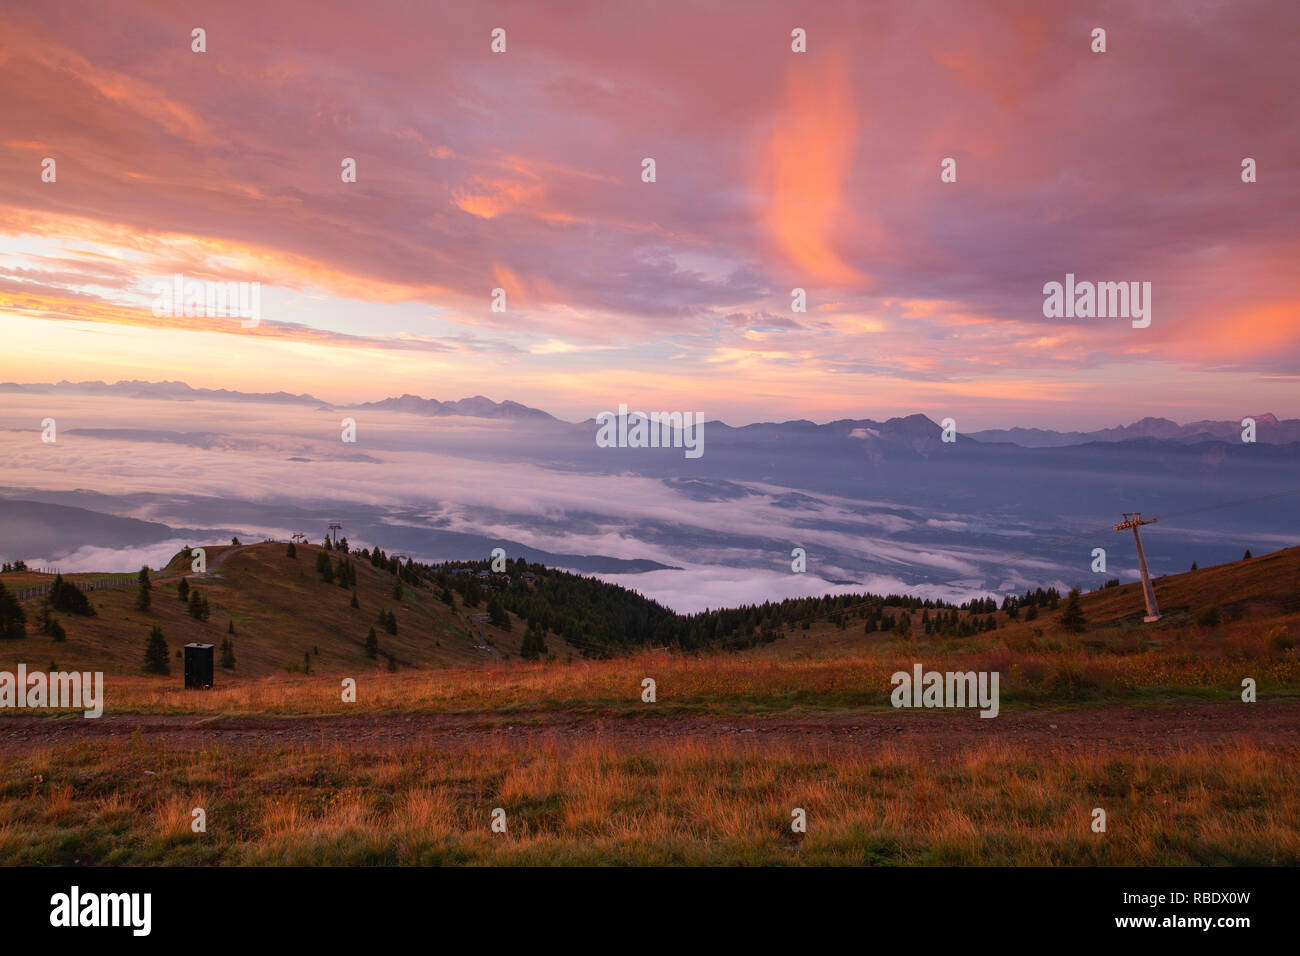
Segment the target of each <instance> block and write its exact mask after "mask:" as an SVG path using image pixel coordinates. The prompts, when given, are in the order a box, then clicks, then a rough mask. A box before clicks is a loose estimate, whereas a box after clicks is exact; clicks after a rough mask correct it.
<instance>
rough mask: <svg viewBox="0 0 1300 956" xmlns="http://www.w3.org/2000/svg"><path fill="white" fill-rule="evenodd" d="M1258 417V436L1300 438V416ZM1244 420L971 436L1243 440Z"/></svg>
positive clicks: (1052, 442) (1071, 441)
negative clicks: (1086, 430) (1283, 417)
mask: <svg viewBox="0 0 1300 956" xmlns="http://www.w3.org/2000/svg"><path fill="white" fill-rule="evenodd" d="M1251 417H1252V418H1254V419H1255V440H1256V441H1259V442H1265V443H1267V444H1275V445H1284V444H1287V443H1289V442H1294V441H1300V419H1296V418H1288V419H1285V420H1282V421H1279V420H1278V417H1277V416H1276V415H1273V414H1268V413H1266V414H1263V415H1252V416H1251ZM1241 433H1242V425H1241V420H1240V419H1239V420H1237V421H1224V422H1211V421H1203V422H1191V423H1190V424H1187V425H1179V424H1178V423H1177V422H1174V421H1170V420H1169V419H1168V418H1144V419H1142V420H1141V421H1137V422H1134V423H1133V424H1132V425H1119V426H1117V427H1115V428H1102V429H1099V430H1097V431H1093V432H1057V431H1049V430H1047V429H1043V428H1001V429H988V430H986V431H979V432H972V433H971V436H970V437H971V438H974V439H975V440H976V441H982V442H1012V443H1013V444H1016V445H1021V446H1023V447H1025V448H1053V447H1061V446H1065V445H1083V444H1087V443H1088V442H1094V441H1107V442H1110V441H1132V440H1134V439H1139V438H1155V439H1159V440H1160V441H1176V442H1182V443H1184V444H1195V443H1198V442H1205V441H1231V442H1240V441H1241Z"/></svg>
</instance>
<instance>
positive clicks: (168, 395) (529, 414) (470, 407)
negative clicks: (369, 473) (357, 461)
mask: <svg viewBox="0 0 1300 956" xmlns="http://www.w3.org/2000/svg"><path fill="white" fill-rule="evenodd" d="M3 392H20V393H23V394H28V395H43V394H51V393H64V392H66V393H70V394H82V395H121V396H123V397H125V398H151V399H164V400H171V401H182V402H184V401H210V402H257V403H261V404H278V405H308V406H312V407H316V408H319V407H325V408H377V409H384V410H387V411H397V412H410V413H411V414H414V415H433V416H439V417H443V416H450V415H464V416H467V417H470V418H508V419H536V420H545V421H556V419H555V418H554V417H553V416H551V415H548V414H547V413H546V412H544V411H542V410H541V409H539V408H529V407H528V406H527V405H520V404H519V403H518V402H510V401H506V402H494V401H492V399H490V398H484V397H483V396H482V395H475V396H474V397H473V398H462V399H460V400H459V401H456V402H440V401H438V400H437V399H433V398H420V397H419V396H418V395H403V396H401V397H400V398H385V399H384V400H383V401H380V402H364V403H362V404H360V405H346V404H344V405H336V404H334V403H332V402H327V401H324V400H323V399H319V398H316V397H315V396H314V395H307V394H302V395H294V394H292V393H290V392H237V391H231V390H230V389H225V388H217V389H212V388H191V387H190V386H189V385H186V384H185V383H184V382H139V381H130V382H114V383H113V384H111V385H109V384H106V383H104V382H67V381H63V382H57V383H55V384H36V385H19V384H16V383H14V382H0V393H3Z"/></svg>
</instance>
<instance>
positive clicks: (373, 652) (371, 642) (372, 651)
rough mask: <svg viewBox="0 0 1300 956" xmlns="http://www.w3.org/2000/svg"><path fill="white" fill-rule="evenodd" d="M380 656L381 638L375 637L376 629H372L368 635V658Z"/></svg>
mask: <svg viewBox="0 0 1300 956" xmlns="http://www.w3.org/2000/svg"><path fill="white" fill-rule="evenodd" d="M378 656H379V638H378V637H376V636H375V629H374V628H373V627H372V628H371V629H370V633H369V634H367V635H366V657H378Z"/></svg>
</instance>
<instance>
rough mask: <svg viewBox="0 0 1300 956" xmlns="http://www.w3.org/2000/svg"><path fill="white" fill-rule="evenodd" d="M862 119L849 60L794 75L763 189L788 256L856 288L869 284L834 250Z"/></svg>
mask: <svg viewBox="0 0 1300 956" xmlns="http://www.w3.org/2000/svg"><path fill="white" fill-rule="evenodd" d="M857 115H858V114H857V113H856V112H855V110H854V107H853V104H852V102H851V98H850V95H849V83H848V73H847V70H846V69H845V66H844V64H843V62H841V61H839V60H835V61H832V63H831V65H830V66H829V67H828V68H827V69H826V70H825V71H824V73H821V74H818V73H814V72H799V71H798V70H794V71H792V72H791V73H790V76H789V81H788V84H787V88H786V96H785V102H784V104H783V106H782V108H781V110H780V113H779V116H778V120H777V122H776V125H775V126H774V128H773V130H772V135H771V138H770V140H769V141H768V143H767V148H766V154H765V158H764V162H763V166H762V168H761V170H760V180H761V182H760V183H759V185H758V189H759V191H761V192H765V193H767V194H768V195H769V196H770V197H771V201H770V202H769V203H768V206H767V209H766V215H765V219H766V225H767V227H768V229H769V230H770V232H771V234H772V237H773V239H774V240H775V242H776V244H777V245H778V246H779V247H780V248H781V249H782V250H783V251H784V252H785V254H786V255H788V256H789V257H790V258H791V259H792V260H794V262H795V263H796V264H797V265H798V266H799V268H801V269H803V270H806V271H807V272H808V273H810V275H811V276H812V277H813V278H815V279H818V280H821V281H824V282H830V283H834V284H836V285H841V286H851V287H862V286H865V285H869V284H870V283H869V280H868V279H867V277H866V276H864V275H863V274H862V273H861V272H859V271H858V270H857V269H855V268H854V267H853V266H851V265H850V264H849V263H847V262H846V261H845V260H844V258H843V257H842V256H841V255H840V253H839V252H838V251H837V250H836V249H835V246H834V242H833V235H834V233H835V228H836V225H837V223H838V221H839V218H840V216H841V214H842V212H843V210H844V187H845V179H846V177H847V175H848V172H849V170H850V167H851V165H852V162H853V144H854V140H855V135H856V119H857Z"/></svg>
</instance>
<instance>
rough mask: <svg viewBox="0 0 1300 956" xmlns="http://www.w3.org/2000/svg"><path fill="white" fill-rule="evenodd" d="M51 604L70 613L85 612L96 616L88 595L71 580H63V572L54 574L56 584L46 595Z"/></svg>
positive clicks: (90, 615) (87, 614)
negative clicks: (87, 597)
mask: <svg viewBox="0 0 1300 956" xmlns="http://www.w3.org/2000/svg"><path fill="white" fill-rule="evenodd" d="M46 600H47V601H49V602H50V606H51V607H54V608H56V609H57V610H60V611H67V612H68V613H69V614H84V615H85V616H87V617H94V616H95V609H94V608H93V607H91V606H90V601H88V600H87V599H86V595H85V594H84V593H83V592H82V591H81V589H80V588H78V587H77V586H76V585H75V584H73V583H72V582H71V581H65V580H63V575H62V574H56V575H55V576H54V584H53V585H52V586H51V587H50V593H49V594H48V595H47V596H46Z"/></svg>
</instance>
